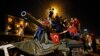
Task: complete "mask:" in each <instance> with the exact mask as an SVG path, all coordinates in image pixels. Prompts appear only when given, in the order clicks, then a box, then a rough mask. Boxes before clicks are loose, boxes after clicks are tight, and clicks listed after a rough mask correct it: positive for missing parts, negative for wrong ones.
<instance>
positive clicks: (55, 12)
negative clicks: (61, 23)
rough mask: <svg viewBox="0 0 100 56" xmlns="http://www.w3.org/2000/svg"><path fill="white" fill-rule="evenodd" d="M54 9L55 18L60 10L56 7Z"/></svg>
mask: <svg viewBox="0 0 100 56" xmlns="http://www.w3.org/2000/svg"><path fill="white" fill-rule="evenodd" d="M52 8H54V15H53V16H56V14H58V10H57V8H55V7H52Z"/></svg>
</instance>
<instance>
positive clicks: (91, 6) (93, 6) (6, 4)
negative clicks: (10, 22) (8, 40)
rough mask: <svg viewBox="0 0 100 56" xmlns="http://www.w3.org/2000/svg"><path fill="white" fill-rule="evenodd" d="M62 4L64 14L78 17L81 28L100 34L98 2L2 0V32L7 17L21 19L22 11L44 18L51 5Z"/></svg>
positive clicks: (0, 17) (0, 5) (0, 7)
mask: <svg viewBox="0 0 100 56" xmlns="http://www.w3.org/2000/svg"><path fill="white" fill-rule="evenodd" d="M52 3H55V4H60V5H61V8H62V10H63V11H62V12H64V13H65V15H68V16H70V17H78V18H79V19H80V21H81V28H82V29H84V28H87V29H88V31H89V32H94V33H95V34H96V35H99V34H100V26H99V24H100V23H99V7H100V6H99V5H100V3H99V1H98V0H91V1H88V0H1V1H0V31H1V32H2V31H4V25H5V18H6V15H8V14H10V15H14V16H17V17H20V13H21V11H27V12H29V13H31V14H32V15H33V16H34V17H36V18H40V17H44V14H45V13H44V12H45V10H46V9H47V8H48V7H50V4H52Z"/></svg>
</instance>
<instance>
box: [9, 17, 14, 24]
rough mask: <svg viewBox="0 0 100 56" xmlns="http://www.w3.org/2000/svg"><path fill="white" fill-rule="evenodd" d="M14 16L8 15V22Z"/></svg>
mask: <svg viewBox="0 0 100 56" xmlns="http://www.w3.org/2000/svg"><path fill="white" fill-rule="evenodd" d="M13 18H14V16H11V15H8V23H10V22H12V21H13Z"/></svg>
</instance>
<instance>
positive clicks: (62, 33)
mask: <svg viewBox="0 0 100 56" xmlns="http://www.w3.org/2000/svg"><path fill="white" fill-rule="evenodd" d="M67 31H68V30H65V31H63V32H61V33H59V34H63V33H66V32H67Z"/></svg>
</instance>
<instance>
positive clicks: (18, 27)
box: [6, 9, 96, 52]
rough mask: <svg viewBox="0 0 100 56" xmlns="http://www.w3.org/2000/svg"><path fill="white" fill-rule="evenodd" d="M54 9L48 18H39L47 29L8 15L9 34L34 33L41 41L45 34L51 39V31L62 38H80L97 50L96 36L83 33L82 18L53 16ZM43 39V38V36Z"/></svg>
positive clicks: (85, 47) (7, 29)
mask: <svg viewBox="0 0 100 56" xmlns="http://www.w3.org/2000/svg"><path fill="white" fill-rule="evenodd" d="M53 11H54V9H52V10H51V11H50V12H49V15H48V18H47V19H42V18H40V19H37V22H39V23H40V24H41V25H42V26H45V27H47V30H44V28H42V27H41V26H38V25H35V24H33V23H31V22H28V21H26V20H25V19H23V18H17V17H14V16H11V15H8V17H7V19H8V20H7V27H6V32H7V34H10V33H14V34H16V35H20V36H22V35H25V34H32V35H34V39H37V40H38V41H41V38H42V37H43V34H45V35H46V38H48V39H50V38H51V36H50V34H51V33H57V34H59V35H60V36H61V38H60V39H63V38H69V39H73V40H80V39H82V41H83V42H84V45H85V46H84V49H85V50H87V48H88V47H87V45H88V46H89V47H93V51H94V52H96V41H95V36H94V35H93V34H90V33H86V34H85V35H82V34H81V28H80V25H81V24H80V20H79V19H78V18H77V17H71V18H70V19H67V18H63V16H60V15H59V14H56V16H53V14H54V12H53ZM42 39H43V38H42Z"/></svg>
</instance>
